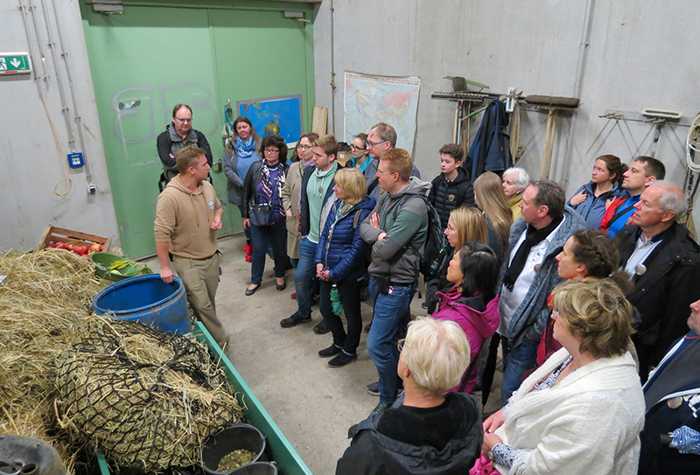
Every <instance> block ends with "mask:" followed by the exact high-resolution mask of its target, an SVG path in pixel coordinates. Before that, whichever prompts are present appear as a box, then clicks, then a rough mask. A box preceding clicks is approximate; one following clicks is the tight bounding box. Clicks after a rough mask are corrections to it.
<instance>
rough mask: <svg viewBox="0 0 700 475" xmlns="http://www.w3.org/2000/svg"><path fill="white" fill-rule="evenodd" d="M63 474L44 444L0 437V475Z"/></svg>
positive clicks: (57, 459)
mask: <svg viewBox="0 0 700 475" xmlns="http://www.w3.org/2000/svg"><path fill="white" fill-rule="evenodd" d="M65 473H66V469H65V468H63V463H61V458H60V457H59V455H58V452H56V449H54V448H53V447H51V446H50V445H49V444H47V443H46V442H43V441H41V440H39V439H34V438H31V437H19V436H14V435H2V436H0V474H3V475H7V474H20V475H64V474H65ZM256 473H257V472H256ZM260 473H267V472H260ZM270 473H272V472H270Z"/></svg>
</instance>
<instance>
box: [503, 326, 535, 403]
mask: <svg viewBox="0 0 700 475" xmlns="http://www.w3.org/2000/svg"><path fill="white" fill-rule="evenodd" d="M537 344H538V342H537V341H530V340H527V339H525V340H523V341H521V342H520V344H519V345H518V346H516V347H514V348H511V347H510V346H509V344H508V343H506V345H505V347H506V348H508V350H507V351H506V354H505V355H504V360H503V383H502V386H501V404H502V405H504V406H505V405H506V403H507V402H508V399H510V396H511V395H512V394H513V393H514V392H515V391H516V390H517V389H518V388H519V387H520V383H522V382H523V379H525V374H526V373H527V372H528V370H531V369H533V368H534V367H535V364H536V360H537Z"/></svg>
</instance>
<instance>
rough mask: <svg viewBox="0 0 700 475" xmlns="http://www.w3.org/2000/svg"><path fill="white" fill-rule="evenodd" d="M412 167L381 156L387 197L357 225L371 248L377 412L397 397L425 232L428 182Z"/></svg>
mask: <svg viewBox="0 0 700 475" xmlns="http://www.w3.org/2000/svg"><path fill="white" fill-rule="evenodd" d="M412 168H413V160H412V159H411V155H410V154H409V153H408V152H407V151H406V150H403V149H391V150H389V151H387V152H386V153H384V154H383V155H382V158H381V160H380V162H379V167H378V169H377V181H378V183H379V186H380V187H381V189H382V190H383V191H384V192H385V193H383V194H382V195H381V197H380V199H379V202H378V203H377V206H376V207H375V209H374V211H373V212H372V214H370V216H369V217H368V218H367V220H365V221H364V222H363V223H362V224H361V225H360V233H361V235H362V239H364V241H365V242H366V243H368V244H369V245H371V246H372V254H371V263H370V265H369V269H368V272H369V275H370V281H369V292H370V295H371V296H372V297H373V299H374V310H373V321H372V327H371V329H370V332H369V337H368V342H367V348H368V351H369V355H370V358H371V359H372V362H373V363H374V365H375V366H376V367H377V372H378V373H379V398H380V399H379V404H378V405H377V408H376V409H375V411H379V412H381V411H383V410H384V409H386V408H387V407H389V406H390V405H391V404H392V403H393V402H394V400H395V399H396V391H397V385H398V378H397V375H396V365H397V363H398V351H397V348H396V338H397V333H398V331H399V328H400V325H401V322H402V320H403V319H405V318H407V317H408V316H409V315H410V313H409V312H410V310H409V307H410V304H411V299H412V298H413V293H414V292H415V288H416V283H417V281H418V273H419V270H420V256H421V253H422V252H423V247H424V245H425V241H426V239H427V232H428V213H427V207H426V204H425V201H424V200H423V198H421V196H420V195H427V193H428V191H429V190H430V183H426V182H422V181H420V180H418V179H416V178H411V170H412Z"/></svg>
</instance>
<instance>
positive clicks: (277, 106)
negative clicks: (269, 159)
mask: <svg viewBox="0 0 700 475" xmlns="http://www.w3.org/2000/svg"><path fill="white" fill-rule="evenodd" d="M301 111H302V103H301V96H286V97H271V98H266V99H251V100H247V101H240V102H238V113H239V114H240V115H242V116H243V117H247V118H248V119H250V121H251V122H252V123H253V128H254V129H255V131H256V132H257V133H258V135H260V136H261V137H267V136H270V135H280V136H282V138H283V139H284V141H285V142H286V143H287V144H294V143H296V141H297V140H299V136H300V135H301V124H302V121H301Z"/></svg>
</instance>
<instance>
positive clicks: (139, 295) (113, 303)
mask: <svg viewBox="0 0 700 475" xmlns="http://www.w3.org/2000/svg"><path fill="white" fill-rule="evenodd" d="M92 306H93V310H94V311H95V313H97V314H100V315H102V314H111V315H112V316H113V317H114V318H116V319H117V320H126V321H138V322H141V323H143V324H145V325H148V326H151V327H154V328H158V329H159V330H163V331H166V332H171V333H188V332H190V331H191V330H192V324H191V322H190V318H189V313H188V311H187V295H186V293H185V286H184V285H183V283H182V280H180V278H179V277H177V276H175V278H174V279H173V281H172V282H171V283H170V284H166V283H165V282H163V281H162V280H161V278H160V275H158V274H146V275H139V276H136V277H129V278H128V279H124V280H122V281H119V282H116V283H114V284H112V285H110V286H109V287H106V288H104V289H103V290H102V291H101V292H100V293H98V294H97V295H96V296H95V300H94V301H93V305H92Z"/></svg>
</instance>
